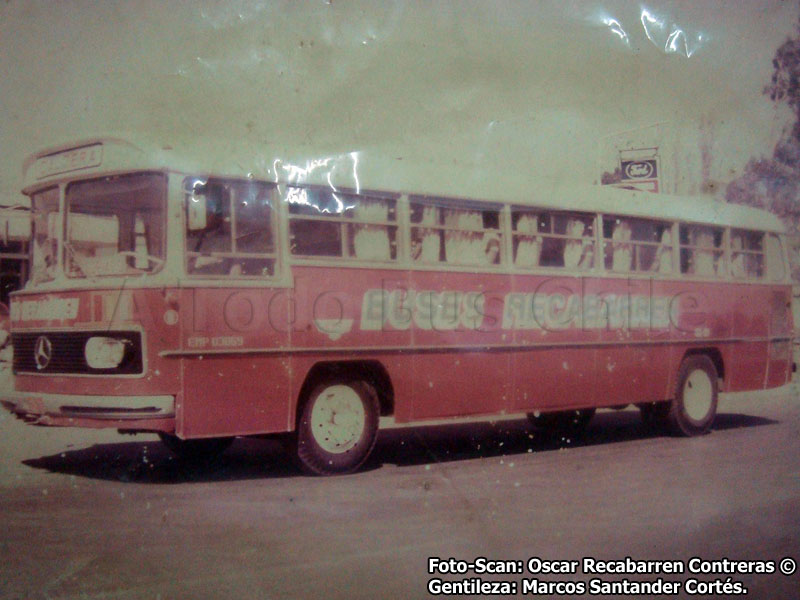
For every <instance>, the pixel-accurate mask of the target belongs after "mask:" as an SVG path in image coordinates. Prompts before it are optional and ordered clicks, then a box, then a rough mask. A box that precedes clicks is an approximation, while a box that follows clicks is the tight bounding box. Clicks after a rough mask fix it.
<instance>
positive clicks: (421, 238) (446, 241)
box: [410, 199, 502, 266]
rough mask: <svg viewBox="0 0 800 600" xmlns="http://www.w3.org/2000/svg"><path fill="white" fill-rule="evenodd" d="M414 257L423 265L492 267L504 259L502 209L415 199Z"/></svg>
mask: <svg viewBox="0 0 800 600" xmlns="http://www.w3.org/2000/svg"><path fill="white" fill-rule="evenodd" d="M410 207H411V260H412V261H414V262H417V263H423V264H437V263H447V264H450V265H471V266H491V265H499V264H500V262H501V239H502V238H501V232H500V211H499V210H491V209H490V210H477V209H473V208H470V207H464V208H461V207H453V202H452V201H447V200H442V201H441V203H440V205H434V204H432V203H431V202H430V201H426V202H421V201H419V200H416V199H412V202H411V204H410Z"/></svg>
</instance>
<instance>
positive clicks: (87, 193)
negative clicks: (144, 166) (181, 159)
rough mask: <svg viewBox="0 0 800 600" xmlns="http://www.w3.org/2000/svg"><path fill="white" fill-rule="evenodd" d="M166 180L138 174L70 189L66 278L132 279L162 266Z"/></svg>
mask: <svg viewBox="0 0 800 600" xmlns="http://www.w3.org/2000/svg"><path fill="white" fill-rule="evenodd" d="M165 201H166V177H164V176H163V175H160V174H153V173H137V174H132V175H119V176H114V177H104V178H102V179H95V180H91V181H82V182H77V183H73V184H70V185H69V186H68V187H67V191H66V210H67V216H66V236H65V241H64V256H65V271H66V274H67V276H68V277H97V276H107V275H135V274H142V273H147V272H154V271H157V270H159V269H160V268H161V266H162V265H163V264H164V225H165V223H164V219H165V213H164V205H165Z"/></svg>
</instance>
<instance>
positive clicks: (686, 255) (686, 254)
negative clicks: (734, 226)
mask: <svg viewBox="0 0 800 600" xmlns="http://www.w3.org/2000/svg"><path fill="white" fill-rule="evenodd" d="M722 239H723V229H722V228H721V227H708V226H705V225H681V226H680V248H681V254H680V256H681V273H685V274H687V275H696V276H698V277H724V276H725V252H724V250H723V247H722Z"/></svg>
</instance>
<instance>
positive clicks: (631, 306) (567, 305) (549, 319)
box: [503, 292, 670, 329]
mask: <svg viewBox="0 0 800 600" xmlns="http://www.w3.org/2000/svg"><path fill="white" fill-rule="evenodd" d="M669 324H670V298H668V297H664V296H654V297H649V296H641V295H633V296H631V295H615V294H608V295H603V296H598V295H596V294H587V295H585V296H580V295H579V294H570V295H569V296H568V297H565V296H564V295H563V294H541V293H532V294H523V293H517V292H514V293H510V294H508V295H507V296H506V298H505V303H504V308H503V329H571V328H582V329H641V328H653V329H665V328H667V327H669Z"/></svg>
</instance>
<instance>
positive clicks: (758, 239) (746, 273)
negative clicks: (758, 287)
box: [730, 229, 764, 279]
mask: <svg viewBox="0 0 800 600" xmlns="http://www.w3.org/2000/svg"><path fill="white" fill-rule="evenodd" d="M730 270H731V276H732V277H733V278H734V279H761V278H762V277H764V234H763V233H761V232H760V231H745V230H741V229H733V230H731V267H730Z"/></svg>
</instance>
